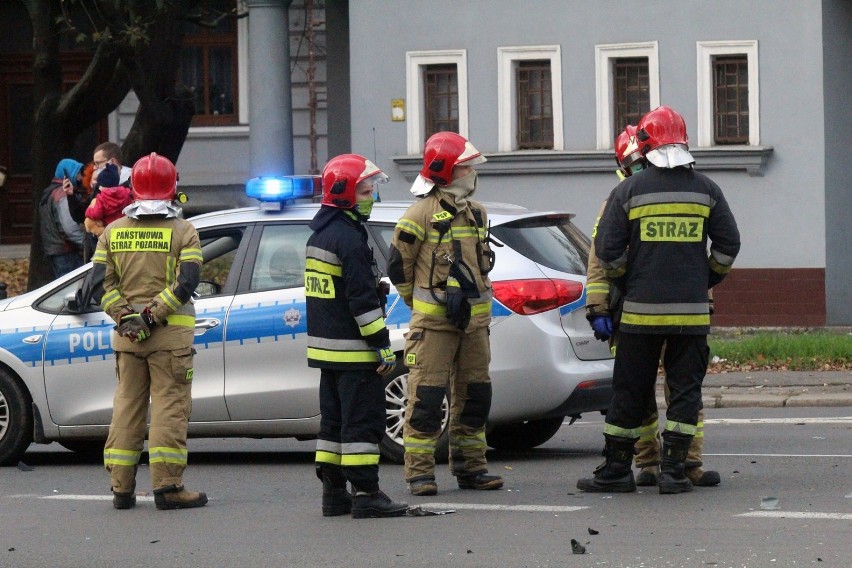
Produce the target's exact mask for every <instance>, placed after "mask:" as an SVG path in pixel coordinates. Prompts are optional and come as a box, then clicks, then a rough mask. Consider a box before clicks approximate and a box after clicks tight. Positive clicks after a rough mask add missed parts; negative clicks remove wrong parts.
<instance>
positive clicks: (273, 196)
mask: <svg viewBox="0 0 852 568" xmlns="http://www.w3.org/2000/svg"><path fill="white" fill-rule="evenodd" d="M246 195H247V196H248V197H253V198H254V199H257V200H259V201H263V202H278V203H281V202H285V201H293V200H294V199H310V198H312V197H315V196H320V195H322V177H320V176H279V177H275V176H261V177H256V178H252V179H250V180H248V181H247V182H246Z"/></svg>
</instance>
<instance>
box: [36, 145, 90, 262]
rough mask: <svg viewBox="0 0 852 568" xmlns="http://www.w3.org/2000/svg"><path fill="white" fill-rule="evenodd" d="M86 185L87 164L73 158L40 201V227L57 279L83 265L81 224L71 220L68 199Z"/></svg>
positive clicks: (59, 170) (60, 169)
mask: <svg viewBox="0 0 852 568" xmlns="http://www.w3.org/2000/svg"><path fill="white" fill-rule="evenodd" d="M82 183H83V164H81V163H80V162H78V161H76V160H72V159H68V158H66V159H63V160H60V161H59V163H58V164H57V166H56V170H55V171H54V174H53V179H52V180H51V182H50V185H48V186H47V187H46V188H45V189H44V191H43V192H42V194H41V199H40V200H39V223H40V225H39V228H40V230H41V241H42V246H43V247H44V254H45V255H46V256H47V257H48V258H49V259H50V262H51V266H52V267H53V276H54V278H58V277H60V276H62V275H63V274H67V273H69V272H71V271H72V270H74V269H75V268H78V267H80V266H83V256H82V247H83V238H84V236H85V233H84V231H83V228H82V227H81V226H80V224H79V223H77V222H75V221H74V219H72V218H71V213H70V211H69V210H68V196H69V195H71V194H73V193H74V191H75V189H79V188H80V186H81V185H82Z"/></svg>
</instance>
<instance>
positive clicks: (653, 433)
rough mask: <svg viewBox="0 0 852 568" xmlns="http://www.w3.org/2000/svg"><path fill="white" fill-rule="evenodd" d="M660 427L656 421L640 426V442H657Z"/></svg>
mask: <svg viewBox="0 0 852 568" xmlns="http://www.w3.org/2000/svg"><path fill="white" fill-rule="evenodd" d="M659 427H660V425H659V423H658V422H657V421H656V420H654V421H653V422H652V423H651V424H646V425H645V426H640V427H639V432H640V434H639V441H640V442H648V441H650V440H655V439H656V438H657V430H658V429H659Z"/></svg>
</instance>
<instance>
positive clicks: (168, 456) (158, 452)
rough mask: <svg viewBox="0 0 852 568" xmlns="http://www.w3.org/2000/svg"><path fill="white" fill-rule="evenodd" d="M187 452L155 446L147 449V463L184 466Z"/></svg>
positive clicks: (181, 449) (182, 449)
mask: <svg viewBox="0 0 852 568" xmlns="http://www.w3.org/2000/svg"><path fill="white" fill-rule="evenodd" d="M186 461H187V451H186V449H185V448H167V447H164V446H155V447H153V448H148V463H176V464H182V465H186Z"/></svg>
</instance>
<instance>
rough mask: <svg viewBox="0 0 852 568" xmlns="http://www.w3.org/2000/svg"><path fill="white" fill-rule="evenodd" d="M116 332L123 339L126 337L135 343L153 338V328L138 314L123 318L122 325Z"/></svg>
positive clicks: (126, 315) (127, 315)
mask: <svg viewBox="0 0 852 568" xmlns="http://www.w3.org/2000/svg"><path fill="white" fill-rule="evenodd" d="M116 331H117V332H118V335H120V336H121V337H126V338H128V339H130V340H132V341H133V342H135V343H139V342H140V341H144V340H146V339H148V337H150V336H151V328H150V327H149V326H148V324H147V323H146V322H145V319H144V318H143V317H142V315H141V314H136V313H133V314H125V315H123V316H121V323H120V324H119V326H118V329H117V330H116Z"/></svg>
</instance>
